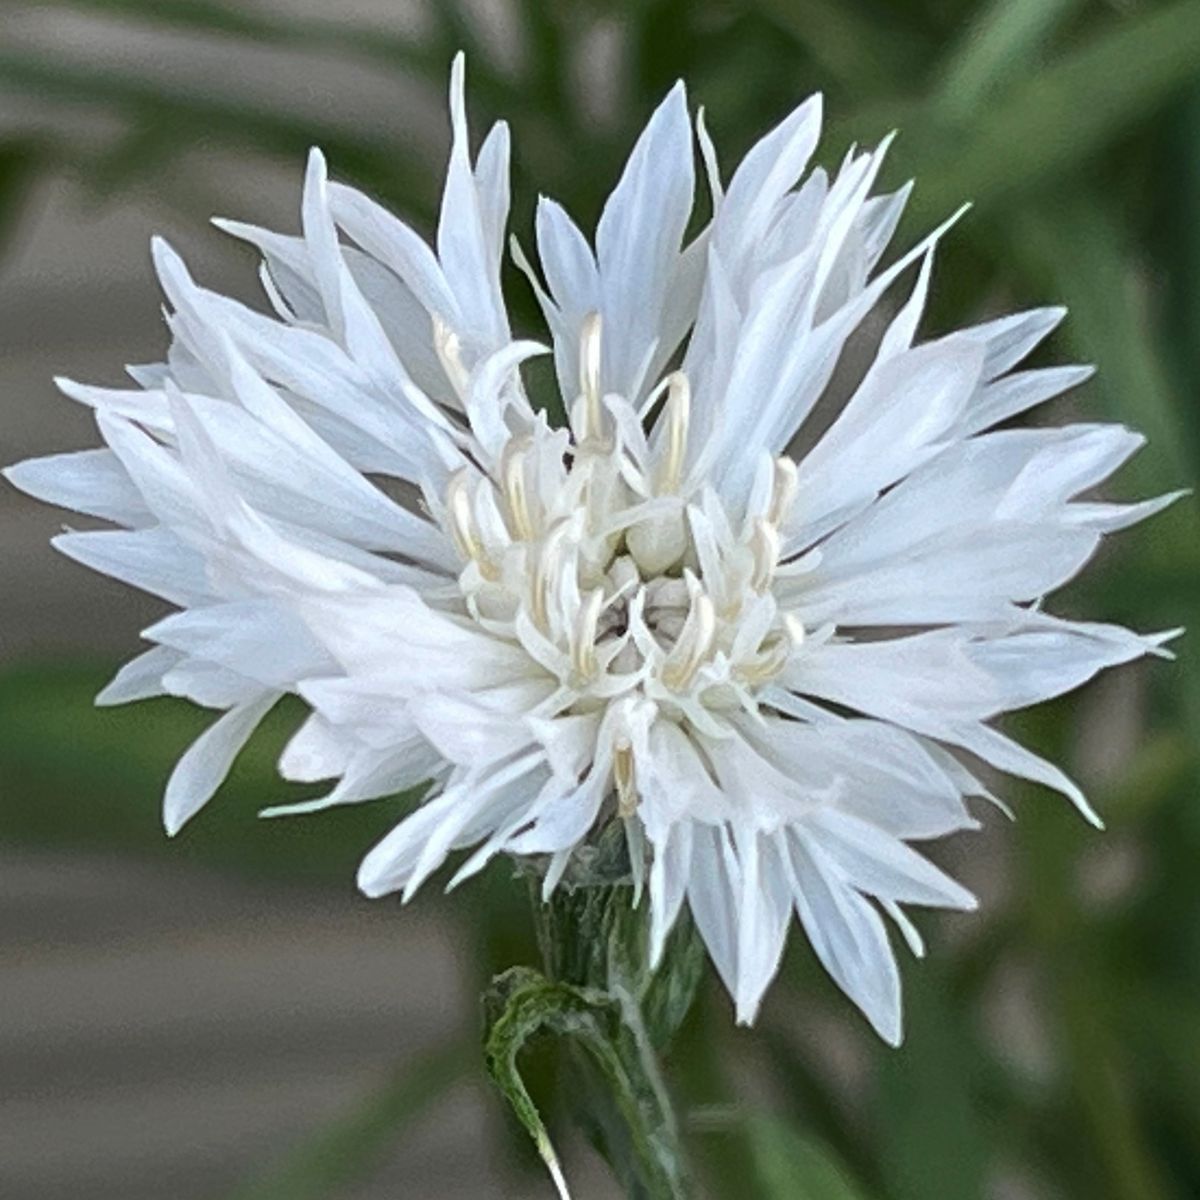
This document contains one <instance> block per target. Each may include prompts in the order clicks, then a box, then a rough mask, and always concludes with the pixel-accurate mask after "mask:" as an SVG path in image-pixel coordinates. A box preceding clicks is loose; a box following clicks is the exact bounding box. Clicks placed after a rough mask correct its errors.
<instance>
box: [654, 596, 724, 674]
mask: <svg viewBox="0 0 1200 1200" xmlns="http://www.w3.org/2000/svg"><path fill="white" fill-rule="evenodd" d="M716 633H717V614H716V611H715V610H714V608H713V602H712V600H710V599H709V597H708V596H707V595H705V594H704V593H703V592H701V593H700V594H699V595H698V596H697V597H696V598H695V600H693V601H692V607H691V611H690V612H689V613H688V616H687V620H686V621H685V622H684V624H683V628H682V629H681V630H680V632H679V640H678V641H677V642H676V643H675V647H674V649H672V651H671V653H670V654H669V655H667V658H666V661H665V662H664V663H663V667H662V681H663V683H665V684H666V686H667V687H669V688H670V689H671V690H672V691H673V692H680V691H683V689H684V688H686V687H687V686H688V684H690V683H691V682H692V680H693V679H694V678H695V676H696V672H697V671H698V670H700V667H701V666H702V665H703V663H704V660H705V659H706V658H707V657H708V652H709V651H710V650H711V649H712V644H713V639H714V638H715V637H716Z"/></svg>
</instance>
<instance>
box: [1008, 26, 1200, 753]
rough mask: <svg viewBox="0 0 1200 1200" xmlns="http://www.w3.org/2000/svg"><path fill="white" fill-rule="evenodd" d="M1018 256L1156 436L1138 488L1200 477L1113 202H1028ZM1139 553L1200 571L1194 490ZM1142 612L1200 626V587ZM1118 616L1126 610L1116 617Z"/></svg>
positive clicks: (1191, 675) (1187, 645)
mask: <svg viewBox="0 0 1200 1200" xmlns="http://www.w3.org/2000/svg"><path fill="white" fill-rule="evenodd" d="M1197 7H1198V8H1200V6H1197ZM1011 249H1012V253H1013V254H1014V255H1015V256H1016V257H1017V260H1018V261H1019V262H1020V263H1021V264H1022V265H1023V266H1024V267H1025V269H1026V270H1027V272H1028V273H1029V274H1030V275H1031V276H1032V277H1034V278H1041V279H1045V280H1047V282H1048V284H1049V290H1050V291H1051V293H1052V294H1054V295H1056V296H1057V297H1059V298H1060V299H1061V300H1063V301H1064V302H1065V303H1066V304H1067V306H1068V308H1069V309H1070V310H1071V315H1070V317H1069V319H1068V321H1067V324H1066V327H1065V336H1066V337H1067V339H1068V341H1069V342H1070V343H1071V344H1072V345H1073V347H1074V348H1075V350H1076V351H1077V352H1078V353H1079V355H1080V357H1082V358H1084V359H1085V360H1088V361H1092V362H1094V363H1096V364H1097V366H1098V367H1099V371H1098V375H1097V389H1098V394H1099V396H1100V398H1101V399H1102V400H1103V402H1104V406H1105V408H1106V410H1107V415H1108V416H1110V417H1112V418H1115V419H1117V420H1123V421H1127V422H1128V423H1129V424H1130V425H1131V426H1132V427H1133V428H1135V429H1138V430H1140V431H1141V432H1142V433H1144V434H1145V435H1146V436H1147V438H1148V441H1149V444H1148V446H1147V447H1146V449H1145V450H1143V451H1142V452H1141V453H1140V454H1139V455H1138V456H1137V457H1136V458H1135V459H1134V460H1133V461H1132V463H1130V465H1129V466H1128V467H1127V468H1126V471H1125V475H1126V478H1127V479H1128V480H1129V481H1130V484H1131V486H1132V487H1133V489H1134V490H1135V491H1136V492H1137V493H1138V494H1140V495H1143V496H1148V495H1154V494H1155V493H1158V492H1162V491H1166V490H1169V489H1172V488H1176V487H1179V486H1181V485H1182V486H1186V485H1188V484H1189V483H1191V482H1192V481H1193V480H1194V479H1195V477H1196V473H1197V472H1196V465H1195V463H1194V462H1192V461H1191V458H1190V455H1189V453H1188V451H1189V447H1190V445H1191V441H1190V439H1189V438H1188V436H1187V431H1186V430H1185V429H1184V428H1183V427H1182V426H1181V424H1180V418H1179V415H1180V413H1181V412H1183V411H1184V405H1183V403H1182V401H1181V399H1180V398H1178V397H1176V395H1175V394H1174V392H1173V390H1172V388H1171V383H1170V379H1169V378H1168V375H1167V372H1166V370H1165V369H1164V365H1163V355H1162V353H1161V351H1160V349H1159V347H1158V346H1157V345H1156V343H1155V340H1154V336H1153V333H1152V330H1151V327H1150V324H1149V320H1148V315H1147V313H1146V311H1145V303H1144V297H1143V295H1142V292H1141V288H1140V286H1139V280H1138V278H1137V276H1136V273H1135V270H1134V267H1133V264H1132V257H1131V248H1130V247H1129V246H1128V244H1127V243H1126V240H1125V237H1124V235H1123V233H1122V230H1121V227H1120V225H1119V224H1118V223H1117V221H1116V220H1115V218H1114V217H1113V215H1112V213H1111V212H1110V211H1109V209H1108V208H1107V206H1106V205H1105V204H1104V202H1103V201H1102V200H1101V199H1100V198H1099V197H1097V196H1095V195H1092V194H1090V193H1085V192H1082V191H1078V192H1074V193H1066V194H1061V195H1059V196H1058V197H1057V198H1056V202H1055V203H1054V205H1052V206H1051V205H1040V206H1038V207H1037V208H1033V207H1032V206H1029V207H1026V208H1024V209H1022V210H1020V212H1019V213H1018V214H1017V215H1016V217H1015V218H1014V219H1013V238H1012V242H1011ZM1129 552H1131V553H1133V554H1136V555H1138V556H1139V557H1140V558H1143V559H1144V560H1146V561H1148V562H1150V563H1152V564H1169V565H1171V566H1172V567H1173V568H1175V569H1180V568H1181V567H1183V568H1185V569H1188V570H1190V571H1193V572H1195V571H1197V570H1200V506H1197V503H1196V501H1195V499H1194V498H1192V497H1188V498H1186V499H1184V500H1182V501H1180V502H1179V503H1178V504H1176V505H1175V507H1174V508H1173V509H1171V510H1170V511H1168V512H1167V513H1164V514H1162V515H1161V516H1158V517H1156V518H1154V521H1153V522H1152V523H1151V524H1150V525H1148V526H1146V527H1145V528H1144V529H1142V530H1139V531H1138V532H1137V533H1135V534H1133V535H1131V536H1130V538H1129ZM1137 608H1138V616H1139V617H1140V618H1141V619H1142V620H1147V619H1149V620H1153V621H1156V622H1159V623H1160V624H1163V625H1167V624H1169V625H1180V624H1182V625H1190V626H1195V625H1196V624H1197V623H1198V621H1200V593H1197V591H1196V590H1195V588H1194V587H1193V588H1192V592H1191V599H1190V602H1189V603H1179V602H1178V601H1176V602H1175V603H1173V606H1172V609H1171V611H1170V612H1162V611H1159V606H1158V605H1157V603H1156V601H1155V598H1154V597H1153V596H1152V595H1143V596H1141V597H1139V599H1138V604H1137ZM1112 615H1118V614H1112ZM1173 649H1174V650H1175V651H1176V653H1177V654H1178V656H1179V659H1178V667H1177V670H1178V671H1179V674H1180V678H1181V679H1182V682H1183V695H1184V699H1185V704H1186V710H1187V712H1188V716H1189V720H1190V722H1191V728H1192V733H1193V736H1194V737H1196V738H1197V739H1200V642H1198V641H1197V639H1196V638H1194V637H1193V638H1183V639H1181V640H1180V641H1179V642H1177V643H1175V645H1174V646H1173Z"/></svg>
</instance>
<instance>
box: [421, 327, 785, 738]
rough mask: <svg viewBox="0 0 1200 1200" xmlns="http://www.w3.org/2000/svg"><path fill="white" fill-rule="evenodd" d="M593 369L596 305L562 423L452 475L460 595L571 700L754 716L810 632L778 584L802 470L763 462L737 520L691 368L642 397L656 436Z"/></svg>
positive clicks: (531, 431) (450, 511)
mask: <svg viewBox="0 0 1200 1200" xmlns="http://www.w3.org/2000/svg"><path fill="white" fill-rule="evenodd" d="M600 379H601V358H600V319H599V317H598V316H596V315H595V314H593V315H592V316H590V317H588V318H587V319H586V320H585V321H584V322H583V332H582V339H581V347H580V379H579V395H578V397H577V398H576V401H575V403H574V404H573V405H572V406H571V420H570V428H569V429H560V430H554V429H551V428H549V427H548V426H547V425H546V424H545V422H544V421H542V420H540V419H539V420H536V421H526V422H525V424H526V425H527V428H523V429H521V430H520V431H518V432H514V433H512V435H511V437H510V438H509V440H508V441H507V442H506V443H505V444H504V445H503V447H502V448H501V450H500V452H499V453H498V454H497V455H496V456H495V457H494V463H493V465H492V466H491V468H490V469H482V468H480V469H476V468H475V467H467V468H463V469H462V470H460V471H459V472H458V473H457V474H456V475H455V476H454V477H453V478H452V479H451V480H450V484H449V487H448V489H447V492H446V496H445V504H444V516H443V521H444V524H445V527H446V530H447V532H448V534H449V536H450V538H451V539H452V541H453V543H454V545H455V547H456V549H457V550H458V553H459V555H460V556H461V558H462V561H463V569H462V571H461V573H460V576H459V586H460V589H461V593H462V597H463V600H464V602H465V605H466V608H467V611H468V612H469V614H470V615H471V616H472V617H473V618H474V619H475V620H476V621H478V622H479V623H480V624H482V625H483V626H485V627H486V628H487V629H489V631H491V632H493V633H495V634H497V635H499V636H502V637H505V638H509V639H512V640H514V641H516V642H519V643H520V644H521V645H522V646H524V647H525V649H526V650H527V651H528V652H529V654H530V655H531V657H532V658H533V659H535V660H536V661H537V662H538V663H540V664H541V665H542V666H543V667H544V668H545V669H546V670H547V671H548V672H550V673H551V674H552V675H553V676H554V677H555V678H557V680H558V683H559V685H560V690H565V691H566V692H567V693H569V694H570V697H571V700H572V702H573V703H575V704H578V705H581V706H583V708H585V709H586V708H587V707H588V706H591V707H592V708H594V707H595V705H596V704H597V703H600V704H606V703H607V702H608V701H610V700H612V699H615V698H617V697H619V696H623V695H627V694H630V693H636V692H639V691H640V692H641V694H643V695H644V696H646V697H647V698H649V699H650V700H653V701H655V702H656V703H657V704H658V705H659V706H660V708H661V709H662V711H664V712H665V713H666V715H668V716H671V717H674V718H675V719H678V720H683V721H691V722H692V723H694V724H696V725H698V726H702V727H706V728H708V729H709V730H710V731H711V730H712V729H713V728H714V722H715V721H718V719H719V714H720V713H721V712H722V711H724V710H731V709H744V710H749V711H755V710H756V708H757V701H756V699H755V696H756V693H757V692H758V691H759V690H760V689H761V688H762V687H764V686H766V685H768V684H770V683H771V681H773V680H774V679H775V678H776V677H777V676H778V675H779V673H780V672H781V671H782V670H783V669H784V667H785V666H786V664H787V662H788V659H789V657H790V655H791V653H792V651H793V650H794V649H795V647H796V646H797V645H798V644H799V642H800V641H801V640H802V639H803V629H802V627H801V626H800V625H799V623H798V622H797V621H795V620H794V619H793V618H790V617H789V616H788V615H787V614H786V613H783V612H781V611H780V609H779V606H778V603H777V601H776V599H775V596H774V594H773V587H772V585H773V583H774V580H775V576H776V572H777V569H778V567H779V556H780V532H779V531H780V526H781V524H782V522H783V520H784V518H785V517H786V516H787V513H788V510H789V508H790V506H791V503H792V498H793V495H794V493H795V487H796V467H795V464H794V463H793V462H792V461H791V460H790V459H788V458H779V459H776V460H775V461H774V462H771V463H769V464H764V479H763V486H762V487H760V488H758V489H757V493H758V494H759V499H758V500H757V501H755V500H752V501H751V502H750V506H749V511H747V512H746V513H744V514H740V515H739V516H738V517H737V519H735V518H734V516H733V515H731V514H730V513H729V512H728V511H727V509H726V507H725V505H723V504H722V502H721V501H720V500H719V499H718V498H717V496H716V493H715V492H714V491H713V490H712V489H711V488H709V487H707V486H706V480H705V479H704V478H703V471H702V470H697V468H696V463H697V462H700V463H701V464H702V462H703V458H704V456H703V454H702V453H699V452H697V449H696V447H694V446H692V445H691V443H690V435H691V433H692V429H691V389H690V386H689V383H688V380H687V378H686V376H685V375H683V374H682V373H681V372H674V373H672V374H670V375H668V376H667V377H666V378H665V379H664V380H663V381H662V383H661V384H660V385H659V387H658V388H657V389H656V390H655V392H654V393H652V395H651V396H650V397H649V399H648V401H647V403H646V404H645V405H644V406H643V411H653V409H654V408H655V407H656V406H659V405H660V402H661V405H660V407H661V411H660V412H659V415H658V419H657V420H656V422H655V423H654V425H653V426H652V428H651V429H650V430H649V431H647V430H646V429H645V428H644V424H643V418H642V416H641V415H639V413H638V412H636V411H635V410H634V408H633V406H632V405H631V404H630V402H629V401H628V400H627V399H626V398H624V397H621V396H616V395H612V394H605V393H604V392H603V391H602V389H601V382H600ZM689 464H690V467H689Z"/></svg>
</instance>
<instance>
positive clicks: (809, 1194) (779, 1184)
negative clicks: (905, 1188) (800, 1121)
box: [747, 1117, 868, 1200]
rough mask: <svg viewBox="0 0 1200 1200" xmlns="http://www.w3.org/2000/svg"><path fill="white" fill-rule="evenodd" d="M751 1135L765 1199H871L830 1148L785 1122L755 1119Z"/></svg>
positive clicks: (763, 1118)
mask: <svg viewBox="0 0 1200 1200" xmlns="http://www.w3.org/2000/svg"><path fill="white" fill-rule="evenodd" d="M747 1133H748V1136H749V1139H750V1145H751V1148H752V1150H753V1154H754V1162H755V1167H756V1169H757V1172H758V1177H759V1186H760V1191H759V1192H758V1193H756V1194H758V1195H761V1197H762V1200H868V1196H867V1193H866V1192H865V1191H864V1190H863V1189H862V1188H861V1187H860V1186H859V1185H858V1184H857V1183H856V1182H855V1181H854V1180H853V1179H852V1178H851V1176H850V1174H849V1172H848V1171H847V1169H846V1167H845V1166H844V1165H843V1164H842V1163H840V1162H839V1161H838V1160H837V1158H836V1156H835V1155H834V1154H833V1152H832V1151H831V1150H829V1149H828V1147H826V1146H823V1145H821V1143H820V1142H817V1141H815V1140H813V1139H812V1138H809V1137H805V1136H804V1135H803V1134H801V1133H799V1132H797V1131H796V1130H795V1129H793V1128H792V1127H791V1126H790V1125H787V1124H786V1123H784V1122H783V1121H779V1120H775V1119H772V1118H770V1117H753V1118H751V1119H750V1120H749V1121H748V1122H747Z"/></svg>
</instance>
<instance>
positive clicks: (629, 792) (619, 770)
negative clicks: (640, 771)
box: [613, 738, 638, 819]
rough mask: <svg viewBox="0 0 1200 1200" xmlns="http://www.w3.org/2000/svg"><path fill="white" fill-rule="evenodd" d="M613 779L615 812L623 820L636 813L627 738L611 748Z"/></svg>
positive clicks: (630, 755) (621, 739)
mask: <svg viewBox="0 0 1200 1200" xmlns="http://www.w3.org/2000/svg"><path fill="white" fill-rule="evenodd" d="M613 779H614V781H615V782H616V785H617V812H618V813H619V814H620V816H622V817H624V818H626V819H627V818H629V817H632V816H633V814H634V813H635V812H636V811H637V806H638V793H637V780H636V779H635V777H634V763H633V746H632V745H631V744H630V742H629V739H628V738H620V739H618V741H617V743H616V745H614V746H613Z"/></svg>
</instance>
